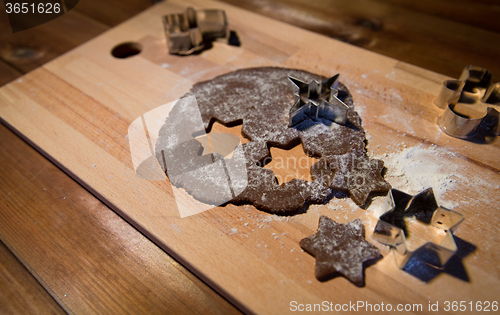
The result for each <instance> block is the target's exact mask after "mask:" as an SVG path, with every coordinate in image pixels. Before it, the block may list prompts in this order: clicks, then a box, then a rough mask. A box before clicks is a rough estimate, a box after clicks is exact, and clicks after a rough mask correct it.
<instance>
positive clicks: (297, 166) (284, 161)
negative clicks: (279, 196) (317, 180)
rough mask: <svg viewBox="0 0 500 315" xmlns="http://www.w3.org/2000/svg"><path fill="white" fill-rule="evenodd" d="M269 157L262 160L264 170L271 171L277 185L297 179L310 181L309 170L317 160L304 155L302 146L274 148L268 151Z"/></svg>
mask: <svg viewBox="0 0 500 315" xmlns="http://www.w3.org/2000/svg"><path fill="white" fill-rule="evenodd" d="M269 152H270V156H269V157H268V158H266V159H264V161H263V163H262V164H265V165H264V168H267V169H270V170H272V171H273V173H274V175H275V176H276V180H277V181H278V185H281V184H283V183H286V182H289V181H291V180H292V179H295V178H298V179H303V180H306V181H312V176H311V172H310V168H311V166H312V165H314V164H315V163H316V162H317V161H318V159H317V158H314V157H311V156H308V155H306V154H305V153H304V149H303V148H302V145H296V146H295V147H293V148H291V149H288V150H285V149H280V148H276V147H271V148H270V149H269Z"/></svg>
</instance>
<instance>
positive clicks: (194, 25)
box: [163, 7, 229, 55]
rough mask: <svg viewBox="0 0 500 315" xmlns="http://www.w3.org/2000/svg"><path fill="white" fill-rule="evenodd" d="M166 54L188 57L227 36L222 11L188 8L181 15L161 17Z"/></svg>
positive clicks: (173, 14)
mask: <svg viewBox="0 0 500 315" xmlns="http://www.w3.org/2000/svg"><path fill="white" fill-rule="evenodd" d="M163 26H164V28H165V34H166V36H167V46H168V52H169V53H171V54H178V55H190V54H192V53H194V52H196V51H199V50H201V49H203V48H204V47H205V43H208V42H211V41H213V40H215V39H217V38H226V37H228V35H229V32H228V27H227V18H226V13H225V12H224V11H223V10H198V11H195V10H194V9H193V8H192V7H188V8H187V9H186V11H185V12H183V13H172V14H168V15H165V16H163Z"/></svg>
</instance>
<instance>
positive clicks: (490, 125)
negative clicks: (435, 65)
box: [434, 65, 500, 139]
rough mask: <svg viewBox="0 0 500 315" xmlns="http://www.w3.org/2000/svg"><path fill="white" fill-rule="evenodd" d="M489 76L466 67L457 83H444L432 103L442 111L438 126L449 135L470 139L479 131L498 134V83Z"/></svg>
mask: <svg viewBox="0 0 500 315" xmlns="http://www.w3.org/2000/svg"><path fill="white" fill-rule="evenodd" d="M491 78H492V76H491V73H490V72H489V71H488V70H486V69H484V68H481V67H477V66H472V65H469V66H467V67H465V68H464V70H463V72H462V75H461V76H460V78H459V79H458V80H448V81H444V82H443V87H442V88H441V92H440V93H439V96H438V97H437V98H436V100H435V101H434V104H435V105H436V106H437V107H439V108H444V109H445V111H444V113H443V115H442V116H441V117H440V118H439V121H438V123H439V127H440V128H441V129H442V130H443V131H444V132H445V133H446V134H448V135H450V136H452V137H456V138H460V139H469V138H471V137H473V136H474V135H476V134H477V133H478V132H480V131H481V130H484V131H486V132H488V133H490V134H494V135H499V131H500V128H499V117H500V113H499V112H498V111H499V110H500V83H492V82H491Z"/></svg>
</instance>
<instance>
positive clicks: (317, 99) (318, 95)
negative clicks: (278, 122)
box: [288, 74, 349, 127]
mask: <svg viewBox="0 0 500 315" xmlns="http://www.w3.org/2000/svg"><path fill="white" fill-rule="evenodd" d="M288 79H289V80H290V81H291V82H292V83H293V84H294V86H295V87H296V88H297V90H296V91H295V92H294V97H295V102H294V104H293V106H292V107H291V108H290V121H289V126H290V127H293V126H296V125H298V124H300V123H301V122H303V121H305V120H307V119H312V120H313V121H315V122H322V123H324V124H326V125H331V124H332V123H337V124H341V125H344V124H345V123H346V121H347V111H348V110H349V107H348V106H347V105H346V104H345V103H344V102H342V101H341V100H340V99H339V98H338V96H339V90H337V85H338V79H339V74H337V75H335V76H333V77H331V78H329V79H327V80H325V81H323V82H321V83H320V82H318V81H316V80H312V81H311V82H309V83H306V82H303V81H301V80H299V79H296V78H294V77H291V76H289V77H288Z"/></svg>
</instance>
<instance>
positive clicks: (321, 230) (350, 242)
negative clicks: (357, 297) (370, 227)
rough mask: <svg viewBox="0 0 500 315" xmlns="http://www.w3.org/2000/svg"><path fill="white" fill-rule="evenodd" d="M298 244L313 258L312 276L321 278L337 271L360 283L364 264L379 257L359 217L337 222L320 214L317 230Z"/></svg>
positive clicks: (324, 278)
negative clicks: (313, 270)
mask: <svg viewBox="0 0 500 315" xmlns="http://www.w3.org/2000/svg"><path fill="white" fill-rule="evenodd" d="M299 244H300V247H301V248H302V249H303V250H304V251H306V252H308V253H309V254H311V255H312V256H314V257H315V258H316V266H315V276H316V278H317V279H318V280H320V281H325V280H328V279H330V278H332V277H334V276H336V275H338V274H340V275H342V276H343V277H345V278H347V279H348V280H350V281H351V282H352V283H354V284H355V285H357V286H363V285H364V276H363V263H364V262H367V261H370V260H374V259H377V258H380V257H381V254H380V250H379V249H378V248H377V247H375V245H373V244H371V243H369V242H368V241H366V240H365V236H364V227H363V224H362V222H361V220H360V219H356V220H353V221H350V222H347V223H344V224H340V223H337V222H335V221H334V220H332V219H330V218H328V217H326V216H321V217H320V218H319V226H318V231H317V232H316V233H315V234H313V235H311V236H309V237H306V238H304V239H302V240H301V241H300V243H299Z"/></svg>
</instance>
